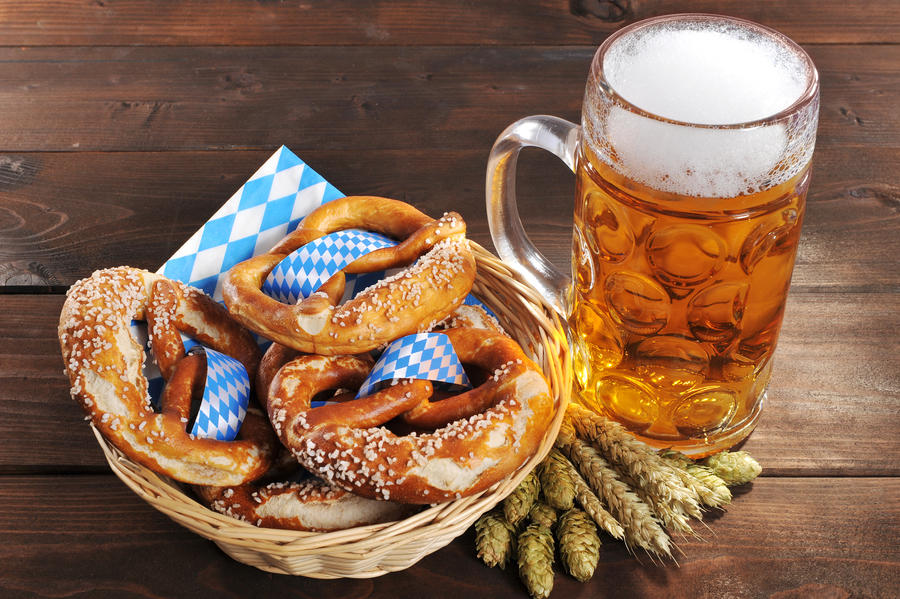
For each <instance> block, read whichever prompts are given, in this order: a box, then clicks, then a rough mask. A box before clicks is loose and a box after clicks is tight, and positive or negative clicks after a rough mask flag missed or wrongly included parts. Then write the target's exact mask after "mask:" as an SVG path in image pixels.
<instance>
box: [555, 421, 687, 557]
mask: <svg viewBox="0 0 900 599" xmlns="http://www.w3.org/2000/svg"><path fill="white" fill-rule="evenodd" d="M556 443H557V446H558V447H559V448H560V450H561V451H562V452H563V453H564V454H566V455H567V456H568V457H569V459H570V460H571V461H572V463H573V464H574V465H575V466H577V468H578V470H579V471H580V472H581V474H582V476H584V479H585V480H586V481H587V483H588V484H589V485H590V487H591V488H592V489H593V490H594V491H595V492H596V493H597V494H598V495H599V496H600V497H602V498H603V500H604V501H605V502H606V505H608V506H609V509H610V511H611V512H612V514H613V515H614V516H615V517H616V519H617V520H618V521H619V522H620V523H621V524H622V526H623V527H624V529H625V540H626V542H627V543H629V544H630V545H636V546H638V547H642V548H643V549H645V550H647V551H648V552H652V553H656V554H659V555H667V556H671V555H672V549H671V540H670V539H669V536H668V535H667V534H666V532H665V530H663V528H662V526H660V523H659V521H658V520H657V518H656V516H655V515H654V514H653V511H652V510H651V509H650V506H649V505H647V504H646V503H644V502H643V501H641V499H640V498H639V497H638V496H637V495H635V494H634V493H633V492H631V490H630V489H629V488H628V485H626V484H625V483H624V482H622V481H621V480H619V477H618V475H617V474H616V472H615V470H613V468H612V467H611V466H610V465H609V463H608V462H607V461H606V460H605V459H603V457H602V456H601V455H600V454H599V453H597V450H596V449H594V448H593V447H591V446H590V445H588V444H587V443H585V442H584V441H582V440H581V439H579V438H578V437H577V436H576V434H575V430H574V427H573V426H572V423H571V422H570V421H567V420H564V421H563V424H562V428H561V429H560V433H559V436H558V437H557V439H556Z"/></svg>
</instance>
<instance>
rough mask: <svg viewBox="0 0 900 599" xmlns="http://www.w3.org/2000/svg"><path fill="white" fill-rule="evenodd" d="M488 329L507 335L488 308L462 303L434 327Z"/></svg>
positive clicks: (436, 328) (439, 328)
mask: <svg viewBox="0 0 900 599" xmlns="http://www.w3.org/2000/svg"><path fill="white" fill-rule="evenodd" d="M457 328H459V329H487V330H489V331H494V332H495V333H500V334H501V335H505V334H506V332H505V331H504V330H503V327H502V326H500V323H499V322H498V321H497V319H496V318H494V317H493V316H491V315H490V314H489V313H488V311H487V310H485V309H484V308H482V307H481V306H474V305H469V304H462V305H460V306H458V307H457V308H456V310H454V311H453V312H451V313H450V316H448V317H447V318H445V319H444V320H443V321H441V322H439V323H438V324H437V326H436V327H435V328H434V329H432V330H436V331H439V330H441V329H457Z"/></svg>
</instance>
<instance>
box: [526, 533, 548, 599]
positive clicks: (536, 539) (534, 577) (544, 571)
mask: <svg viewBox="0 0 900 599" xmlns="http://www.w3.org/2000/svg"><path fill="white" fill-rule="evenodd" d="M518 546H519V548H518V556H519V578H521V579H522V582H523V583H525V588H527V589H528V594H530V595H531V596H532V597H534V598H535V599H546V598H547V597H549V596H550V591H552V590H553V533H551V532H550V529H549V528H547V527H546V526H543V525H541V524H535V523H531V524H529V525H528V526H527V527H526V528H525V530H524V531H523V532H522V534H520V535H519V540H518Z"/></svg>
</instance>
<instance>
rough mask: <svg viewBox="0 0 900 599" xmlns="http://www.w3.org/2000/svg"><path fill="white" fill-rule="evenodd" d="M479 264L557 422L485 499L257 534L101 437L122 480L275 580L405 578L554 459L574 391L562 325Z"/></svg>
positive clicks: (483, 255)
mask: <svg viewBox="0 0 900 599" xmlns="http://www.w3.org/2000/svg"><path fill="white" fill-rule="evenodd" d="M471 245H472V249H473V251H474V253H475V257H476V261H477V264H478V276H477V278H476V281H475V287H474V289H473V291H474V292H475V294H476V295H478V296H479V297H480V298H481V299H482V300H483V301H484V302H485V303H486V304H487V305H488V306H490V307H491V309H492V310H494V312H495V313H496V314H497V316H498V317H499V319H500V321H501V324H502V325H503V327H504V328H505V329H506V331H507V332H508V333H509V334H510V335H512V336H513V337H514V338H515V339H516V340H517V341H518V342H519V343H520V344H521V345H522V347H523V349H524V350H525V352H526V354H529V355H530V356H531V357H532V358H533V359H534V360H535V361H536V362H537V363H538V364H539V365H540V366H541V367H542V368H543V370H544V374H545V376H546V377H547V380H548V381H549V383H550V387H551V391H552V394H553V395H554V397H555V400H556V414H555V417H554V419H553V422H552V424H551V427H550V430H549V431H548V432H547V435H546V437H545V438H544V439H543V441H542V443H541V445H540V447H539V449H538V451H537V453H536V454H535V455H534V456H532V457H531V459H530V460H529V461H528V462H527V463H526V464H525V465H524V466H523V467H522V468H521V469H519V470H518V471H517V472H515V473H514V474H513V475H511V476H510V477H508V478H507V479H506V480H504V481H502V482H500V483H497V484H496V485H494V486H493V487H491V488H490V489H488V490H486V491H483V492H482V493H480V494H478V495H475V496H471V497H465V498H463V499H458V500H455V501H451V502H448V503H442V504H439V505H435V506H433V507H430V508H428V509H425V510H423V511H421V512H419V513H417V514H416V515H414V516H411V517H409V518H407V519H405V520H401V521H399V522H391V523H386V524H376V525H370V526H360V527H356V528H351V529H347V530H341V531H336V532H328V533H311V532H299V531H292V530H278V529H271V528H258V527H256V526H253V525H251V524H247V523H245V522H242V521H239V520H235V519H233V518H230V517H228V516H224V515H222V514H219V513H217V512H214V511H212V510H209V509H207V508H206V507H205V506H203V505H201V504H200V503H198V502H197V501H195V500H194V499H193V497H192V496H191V495H190V494H188V493H186V492H185V490H184V489H183V488H182V486H181V485H180V484H179V483H176V482H173V481H171V480H170V479H168V478H166V477H162V476H159V475H157V474H155V473H153V472H152V471H150V470H148V469H146V468H144V467H143V466H140V465H138V464H135V463H134V462H132V461H131V460H129V459H128V458H126V457H125V456H124V455H123V454H122V453H121V452H120V451H118V450H117V449H116V448H115V447H113V446H112V445H110V444H109V443H108V442H107V441H106V440H105V439H104V438H103V437H102V436H101V435H100V434H99V433H98V432H97V431H96V429H95V430H94V434H95V435H96V437H97V441H98V442H99V443H100V446H101V447H102V448H103V452H104V454H105V455H106V459H107V461H108V462H109V465H110V467H111V468H112V470H113V472H115V474H116V476H118V477H119V478H120V479H122V481H123V482H124V483H125V484H126V485H128V486H129V487H130V488H131V489H132V490H133V491H134V492H135V493H137V494H138V495H139V496H140V497H141V498H143V499H144V500H145V501H146V502H147V503H149V504H150V505H152V506H153V507H155V508H156V509H158V510H159V511H161V512H163V513H164V514H166V515H168V516H169V517H170V518H172V519H173V520H174V521H176V522H178V523H179V524H181V525H182V526H184V527H185V528H188V529H190V530H192V531H193V532H195V533H197V534H198V535H200V536H202V537H205V538H207V539H210V540H212V541H214V542H215V543H216V544H217V545H218V546H219V547H221V548H222V550H223V551H224V552H225V553H227V554H228V555H230V556H231V557H233V558H234V559H236V560H237V561H239V562H242V563H245V564H249V565H251V566H256V567H257V568H259V569H261V570H265V571H267V572H275V573H279V574H293V575H301V576H309V577H313V578H343V577H349V578H370V577H374V576H380V575H382V574H386V573H387V572H394V571H397V570H403V569H404V568H408V567H409V566H411V565H413V564H414V563H416V562H417V561H419V560H420V559H422V558H423V557H425V556H426V555H428V554H429V553H432V552H434V551H437V550H438V549H440V548H441V547H444V546H445V545H447V544H448V543H450V542H451V541H452V540H453V539H454V538H456V537H458V536H459V535H461V534H462V533H463V532H465V530H466V529H467V528H468V527H469V526H471V525H472V523H473V522H474V521H475V520H476V519H478V517H479V516H480V515H481V514H483V513H484V512H486V511H487V510H489V509H491V508H492V507H494V505H496V504H497V503H498V502H500V501H501V500H502V499H503V498H504V497H506V496H507V495H508V494H509V493H510V492H512V490H513V489H514V488H515V487H516V485H518V484H519V482H520V481H521V480H522V479H523V478H524V477H525V475H526V474H527V473H528V472H529V471H531V470H532V469H533V468H534V467H535V466H536V465H537V464H538V463H539V462H540V461H541V460H542V459H543V458H544V456H545V455H546V454H547V452H549V451H550V448H551V447H552V445H553V441H554V439H555V438H556V434H557V432H558V431H559V427H560V424H561V422H562V416H563V413H564V411H565V406H566V404H567V402H568V398H569V390H570V388H571V368H570V366H569V365H568V364H569V361H568V351H569V350H568V346H567V344H566V338H565V334H564V332H563V329H562V326H561V323H560V321H559V319H558V318H557V317H556V315H555V313H554V312H553V310H552V308H550V307H549V306H548V305H547V304H546V303H545V301H544V299H543V298H541V297H540V296H539V295H538V294H537V293H536V292H535V291H534V290H533V289H532V288H530V287H528V286H527V285H525V284H523V283H521V282H520V281H519V280H518V279H517V278H516V276H515V275H514V274H513V272H512V271H511V270H510V269H509V268H508V267H507V266H506V265H505V264H503V263H502V262H501V261H500V260H499V259H497V258H496V257H495V256H493V255H492V254H491V253H489V252H488V251H486V250H485V249H484V248H482V247H481V246H479V245H477V244H475V243H472V244H471Z"/></svg>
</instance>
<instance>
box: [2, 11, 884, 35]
mask: <svg viewBox="0 0 900 599" xmlns="http://www.w3.org/2000/svg"><path fill="white" fill-rule="evenodd" d="M673 12H705V13H715V14H727V15H732V16H735V17H742V18H745V19H750V20H753V21H758V22H761V23H765V24H767V25H768V26H770V27H774V28H775V29H778V30H780V31H782V32H783V33H785V34H787V35H788V36H790V37H792V38H793V39H796V40H797V41H799V42H801V43H814V42H815V43H821V42H824V43H862V42H897V41H898V40H900V34H898V32H900V8H898V5H897V3H896V2H892V1H891V0H878V1H874V2H862V1H859V0H856V1H850V2H842V1H841V0H824V1H823V0H793V1H791V2H778V1H776V0H757V1H754V2H746V1H742V0H695V1H693V2H689V3H687V2H681V3H679V2H672V1H671V0H612V1H607V0H542V1H539V2H529V3H528V5H527V6H523V5H522V4H520V3H509V2H503V1H502V0H482V1H479V2H465V3H454V2H442V1H441V0H403V1H399V2H398V1H393V0H380V1H372V2H365V3H361V2H358V1H354V0H339V1H335V0H301V1H289V2H254V1H252V0H241V1H236V2H227V3H222V2H216V1H215V0H190V1H185V2H177V3H166V4H164V5H160V3H158V2H153V1H152V0H141V1H134V2H127V3H122V2H111V1H105V0H94V1H93V2H81V1H78V0H62V1H57V2H53V3H52V8H51V5H41V4H40V3H30V2H27V3H22V2H12V1H10V0H4V1H3V2H0V19H2V22H3V24H4V26H3V28H0V44H3V45H20V44H27V45H34V46H51V45H52V46H56V45H64V46H78V45H98V46H109V45H131V44H139V45H184V46H187V45H230V46H241V45H253V46H268V45H282V46H294V45H313V46H319V45H331V44H335V43H340V44H354V45H366V46H376V45H397V44H400V45H431V44H435V43H439V44H492V45H521V44H525V45H531V44H559V45H564V44H569V45H571V44H590V45H597V44H599V43H600V42H602V41H603V39H604V38H605V37H606V35H608V34H609V33H610V32H612V31H614V30H616V29H618V28H619V27H622V26H623V25H626V24H628V23H633V22H635V21H639V20H641V19H645V18H648V17H653V16H657V15H662V14H669V13H673Z"/></svg>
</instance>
